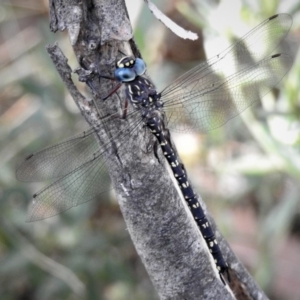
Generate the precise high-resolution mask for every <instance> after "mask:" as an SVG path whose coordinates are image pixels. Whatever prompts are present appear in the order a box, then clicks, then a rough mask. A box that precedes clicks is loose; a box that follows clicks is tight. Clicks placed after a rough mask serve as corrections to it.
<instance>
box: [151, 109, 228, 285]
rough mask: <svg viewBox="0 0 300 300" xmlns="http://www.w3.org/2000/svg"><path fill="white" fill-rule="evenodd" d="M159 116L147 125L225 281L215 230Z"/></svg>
mask: <svg viewBox="0 0 300 300" xmlns="http://www.w3.org/2000/svg"><path fill="white" fill-rule="evenodd" d="M159 116H160V114H159V113H158V112H157V114H156V113H155V112H153V115H152V117H150V118H148V120H147V123H146V125H147V126H148V127H149V129H150V131H151V132H152V134H154V135H155V136H156V138H157V140H158V143H159V144H160V146H161V149H162V152H163V155H164V156H165V158H166V159H167V161H168V163H169V165H170V167H171V169H172V172H173V174H174V177H175V178H176V180H177V183H178V185H179V187H180V190H181V193H182V195H183V197H184V199H185V201H186V203H187V205H188V207H189V208H190V210H191V213H192V215H193V218H194V220H195V222H196V224H197V226H198V228H199V229H200V232H201V234H202V236H203V238H204V239H205V241H206V244H207V246H208V249H209V251H210V253H211V254H212V256H213V258H214V261H215V264H216V266H217V269H218V271H219V273H220V277H221V279H222V281H223V282H224V279H223V278H222V276H221V274H224V273H225V272H226V273H228V265H227V263H226V262H225V260H224V258H223V255H222V253H221V249H220V247H219V245H218V242H217V240H216V237H215V234H214V231H213V229H212V227H211V225H210V223H209V221H208V219H207V217H206V215H205V213H204V210H203V209H202V207H201V205H200V203H199V201H198V198H197V195H196V194H195V192H194V190H193V188H192V186H191V185H190V183H189V180H188V178H187V174H186V172H185V169H184V166H183V164H182V163H179V158H178V156H177V154H176V151H174V149H173V147H172V145H171V144H170V143H169V142H168V139H167V138H166V137H165V135H164V132H163V128H164V126H162V121H161V118H160V117H159Z"/></svg>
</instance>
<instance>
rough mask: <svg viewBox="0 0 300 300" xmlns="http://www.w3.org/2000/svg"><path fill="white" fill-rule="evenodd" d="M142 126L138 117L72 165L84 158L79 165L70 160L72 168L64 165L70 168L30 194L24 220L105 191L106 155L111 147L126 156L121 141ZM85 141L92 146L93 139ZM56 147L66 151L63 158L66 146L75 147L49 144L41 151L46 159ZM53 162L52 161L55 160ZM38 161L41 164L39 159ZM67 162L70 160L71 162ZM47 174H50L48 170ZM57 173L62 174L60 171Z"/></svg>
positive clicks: (108, 185)
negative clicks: (29, 203) (30, 200)
mask: <svg viewBox="0 0 300 300" xmlns="http://www.w3.org/2000/svg"><path fill="white" fill-rule="evenodd" d="M142 128H143V124H142V121H141V120H140V119H139V120H137V121H135V122H134V123H131V125H130V126H128V127H126V128H125V129H124V130H122V131H120V132H118V133H117V135H115V136H114V137H113V138H111V139H110V140H109V141H108V142H107V143H106V144H105V145H102V147H101V150H100V149H98V150H97V151H95V152H93V154H92V157H90V156H89V157H88V158H86V159H80V160H79V161H78V162H75V165H77V166H78V165H79V164H80V163H82V162H83V161H85V162H84V163H83V164H81V165H79V166H78V167H77V168H74V163H73V166H72V167H69V168H68V167H67V168H68V169H72V171H70V172H69V173H67V174H66V175H64V176H63V177H61V178H59V179H57V180H56V181H55V182H53V183H52V184H51V185H49V186H47V187H46V188H44V189H42V190H41V191H39V192H38V193H36V194H35V195H34V196H33V200H32V203H31V205H30V207H29V212H28V221H37V220H42V219H45V218H49V217H52V216H54V215H57V214H59V213H61V212H63V211H66V210H68V209H70V208H72V207H74V206H77V205H79V204H81V203H84V202H87V201H90V200H92V199H94V198H95V197H97V196H99V195H100V194H101V193H105V192H107V191H109V190H110V189H111V188H112V187H111V181H110V178H109V176H108V173H107V165H108V164H109V157H110V155H112V153H115V152H112V149H113V150H114V151H118V154H119V155H120V154H121V157H124V155H128V153H125V152H122V149H121V148H120V145H122V144H123V143H125V141H126V142H130V141H129V140H130V138H136V135H135V133H136V132H137V131H139V130H141V129H142ZM91 132H92V131H91ZM91 137H92V135H91ZM79 138H80V135H79V136H78V137H76V138H75V141H77V139H79ZM93 139H94V137H93ZM73 141H74V139H70V140H67V141H66V142H68V143H71V145H73ZM88 141H91V142H92V144H93V145H94V142H93V140H90V139H89V138H88V139H86V142H85V143H87V142H88ZM85 143H84V144H85ZM79 145H80V146H81V147H82V146H83V144H82V143H81V142H80V141H79ZM95 145H96V146H97V147H98V148H99V145H98V144H97V143H95ZM58 146H59V147H58ZM56 147H58V148H59V149H61V151H62V149H64V150H66V151H67V152H66V153H64V154H61V155H60V158H61V157H66V156H67V155H68V154H69V153H70V152H69V150H70V149H71V152H72V151H73V149H75V148H76V147H75V148H74V147H70V146H68V147H63V143H61V144H59V145H56V146H53V147H49V148H47V149H46V150H47V151H46V152H45V153H47V157H48V158H49V157H51V155H50V154H51V149H53V152H54V154H56V153H57V148H56ZM93 147H94V146H93ZM76 149H77V148H76ZM86 149H89V150H91V149H92V147H89V146H88V145H87V147H86ZM41 152H43V151H41ZM89 153H91V151H89ZM43 157H44V156H43V155H40V156H39V158H40V159H42V158H43ZM54 161H55V162H56V161H57V159H56V160H54ZM40 162H41V163H43V162H42V161H40ZM70 162H71V163H72V161H70ZM35 163H37V164H38V163H39V161H38V160H36V161H35ZM49 163H50V161H49ZM50 173H51V174H53V172H52V171H51V172H50ZM58 173H59V174H62V173H63V172H58Z"/></svg>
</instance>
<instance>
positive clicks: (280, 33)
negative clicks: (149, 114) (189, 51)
mask: <svg viewBox="0 0 300 300" xmlns="http://www.w3.org/2000/svg"><path fill="white" fill-rule="evenodd" d="M291 25H292V18H291V16H290V15H288V14H278V15H275V16H273V17H270V18H269V19H267V20H265V21H264V22H262V23H261V24H259V25H258V26H256V27H255V28H253V29H252V30H251V31H250V32H248V33H247V34H246V35H244V36H243V37H242V38H241V39H240V40H238V41H237V42H236V43H235V44H233V45H232V46H230V47H228V48H227V49H226V50H224V51H222V52H221V53H220V54H218V55H216V56H215V57H212V58H211V59H209V60H207V61H205V62H203V63H201V64H200V65H198V66H196V67H195V68H193V69H192V70H191V71H189V72H187V73H185V74H184V75H182V76H181V77H179V78H178V79H176V80H175V81H174V82H173V83H172V84H171V85H169V86H168V87H166V88H165V89H164V90H163V91H162V92H161V95H162V99H163V101H164V102H173V103H174V101H173V97H174V95H175V96H176V98H177V99H178V100H177V101H178V102H181V100H180V99H179V97H177V94H178V93H179V92H180V91H181V90H184V91H190V90H193V88H194V86H197V88H198V89H199V87H200V86H201V88H202V89H203V90H204V89H206V88H207V89H209V87H210V84H211V82H212V81H214V80H215V79H216V77H222V76H223V77H229V76H231V75H233V74H235V73H237V72H239V71H242V70H243V69H247V68H249V67H251V66H254V65H256V64H257V63H258V62H259V61H261V60H262V59H264V58H266V57H267V56H269V55H271V53H272V52H273V50H274V49H275V48H276V47H278V45H279V44H280V42H281V41H282V40H283V39H284V38H285V36H286V35H287V33H288V32H289V29H290V27H291ZM200 82H201V83H200ZM182 97H183V98H184V97H188V95H187V96H185V95H184V94H182Z"/></svg>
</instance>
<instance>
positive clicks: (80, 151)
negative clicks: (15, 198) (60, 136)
mask: <svg viewBox="0 0 300 300" xmlns="http://www.w3.org/2000/svg"><path fill="white" fill-rule="evenodd" d="M94 133H95V129H94V128H92V129H89V130H87V131H84V132H82V133H81V134H79V135H77V136H74V137H72V138H69V139H67V140H65V141H62V142H61V143H59V144H56V145H54V146H50V147H47V148H45V149H43V150H41V151H38V152H36V153H34V154H31V155H29V156H28V157H27V158H26V159H25V160H24V161H23V162H22V164H21V165H20V166H19V167H18V169H17V171H16V177H17V179H18V180H20V181H32V182H33V181H43V180H47V179H53V178H59V177H62V176H64V175H66V174H68V173H70V172H71V171H72V170H74V169H76V168H78V167H79V166H81V165H83V164H84V163H86V162H87V161H89V160H91V159H93V155H94V152H96V151H97V148H99V145H98V144H97V141H96V140H95V137H94Z"/></svg>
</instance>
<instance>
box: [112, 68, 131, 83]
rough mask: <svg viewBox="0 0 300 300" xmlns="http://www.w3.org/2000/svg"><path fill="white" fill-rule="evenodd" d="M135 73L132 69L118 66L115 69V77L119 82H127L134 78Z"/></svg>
mask: <svg viewBox="0 0 300 300" xmlns="http://www.w3.org/2000/svg"><path fill="white" fill-rule="evenodd" d="M135 77H136V74H135V71H134V70H133V69H129V68H119V69H116V70H115V78H116V79H117V80H118V81H121V82H128V81H132V80H133V79H135Z"/></svg>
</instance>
